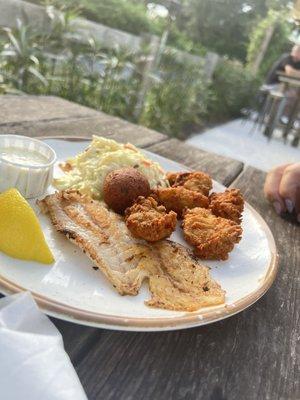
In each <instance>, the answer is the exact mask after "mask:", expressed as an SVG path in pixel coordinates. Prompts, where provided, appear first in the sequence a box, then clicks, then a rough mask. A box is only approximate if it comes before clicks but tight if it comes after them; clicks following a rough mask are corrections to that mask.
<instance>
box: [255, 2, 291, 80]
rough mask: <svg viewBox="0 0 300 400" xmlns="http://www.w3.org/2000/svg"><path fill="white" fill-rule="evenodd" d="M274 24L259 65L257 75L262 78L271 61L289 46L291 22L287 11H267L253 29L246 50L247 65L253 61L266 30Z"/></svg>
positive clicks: (266, 72) (259, 49)
mask: <svg viewBox="0 0 300 400" xmlns="http://www.w3.org/2000/svg"><path fill="white" fill-rule="evenodd" d="M272 25H273V26H275V30H274V33H273V36H272V39H271V41H270V44H269V46H268V49H267V52H266V53H265V55H264V58H263V61H262V63H261V65H260V67H259V71H258V76H259V78H260V79H261V80H263V79H264V78H265V77H266V75H267V74H268V72H269V70H270V69H271V67H272V65H273V63H274V62H275V61H276V60H277V59H278V58H279V57H280V55H281V54H282V53H287V52H288V51H289V49H290V47H291V42H290V41H289V36H290V35H291V33H292V24H291V23H290V22H289V21H288V15H287V12H284V11H272V10H271V11H269V13H268V16H267V17H266V18H264V19H262V20H261V21H260V22H259V23H258V24H257V25H256V26H255V27H254V29H253V31H252V33H251V35H250V41H249V46H248V52H247V62H248V65H249V67H251V66H252V65H253V63H254V62H255V60H256V58H257V56H258V54H259V52H260V51H261V46H262V43H263V41H264V38H265V35H266V32H267V30H268V28H269V27H270V26H272Z"/></svg>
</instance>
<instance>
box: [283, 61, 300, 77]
mask: <svg viewBox="0 0 300 400" xmlns="http://www.w3.org/2000/svg"><path fill="white" fill-rule="evenodd" d="M284 71H285V73H286V74H287V75H290V76H296V77H297V78H300V71H299V70H298V69H295V68H293V67H292V66H291V65H288V64H287V65H286V66H285V67H284Z"/></svg>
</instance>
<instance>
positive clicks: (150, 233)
mask: <svg viewBox="0 0 300 400" xmlns="http://www.w3.org/2000/svg"><path fill="white" fill-rule="evenodd" d="M125 221H126V226H127V228H128V229H129V230H130V232H131V233H132V235H133V236H134V237H136V238H140V239H144V240H147V241H148V242H156V241H158V240H161V239H164V238H167V237H169V236H170V235H171V233H172V232H173V231H174V230H175V229H176V222H177V214H176V213H175V212H174V211H170V212H167V210H166V208H165V207H164V206H162V205H158V204H157V201H156V200H155V199H154V198H153V197H147V198H145V197H143V196H140V197H138V199H137V200H136V202H135V203H134V204H133V205H132V206H131V207H129V208H127V209H126V211H125Z"/></svg>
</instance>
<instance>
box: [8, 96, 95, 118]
mask: <svg viewBox="0 0 300 400" xmlns="http://www.w3.org/2000/svg"><path fill="white" fill-rule="evenodd" d="M92 115H97V111H95V110H92V109H91V108H87V107H84V106H80V105H79V104H75V103H71V102H70V101H67V100H63V99H60V98H59V97H53V96H27V95H26V96H13V95H5V96H0V125H4V124H5V125H13V124H16V123H19V122H26V121H27V122H30V121H31V122H34V121H43V120H52V119H63V118H72V117H73V118H80V117H86V116H92Z"/></svg>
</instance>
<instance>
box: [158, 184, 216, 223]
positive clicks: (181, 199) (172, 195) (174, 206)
mask: <svg viewBox="0 0 300 400" xmlns="http://www.w3.org/2000/svg"><path fill="white" fill-rule="evenodd" d="M154 193H155V197H156V198H157V200H158V202H159V203H160V204H163V205H164V206H165V207H166V209H167V210H168V211H171V210H172V211H175V212H176V214H177V215H178V216H179V217H180V216H181V215H182V212H183V210H184V209H186V208H194V207H203V208H207V207H208V205H209V201H208V198H207V197H206V196H204V195H203V194H201V193H198V192H194V191H192V190H188V189H185V188H184V187H182V186H178V187H170V188H162V189H157V190H156V191H155V192H154Z"/></svg>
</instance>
